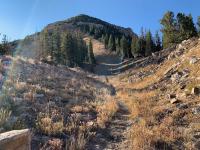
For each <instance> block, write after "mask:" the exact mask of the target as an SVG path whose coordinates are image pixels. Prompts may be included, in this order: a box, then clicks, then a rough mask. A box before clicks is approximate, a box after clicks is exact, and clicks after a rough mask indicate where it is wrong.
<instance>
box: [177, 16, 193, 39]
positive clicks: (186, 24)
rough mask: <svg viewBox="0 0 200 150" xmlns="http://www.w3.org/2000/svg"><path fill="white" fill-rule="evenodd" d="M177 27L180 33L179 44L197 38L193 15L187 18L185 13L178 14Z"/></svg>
mask: <svg viewBox="0 0 200 150" xmlns="http://www.w3.org/2000/svg"><path fill="white" fill-rule="evenodd" d="M177 26H178V27H177V28H178V31H179V36H178V37H179V39H178V42H181V41H183V40H186V39H189V38H191V37H194V36H197V31H196V28H195V25H194V23H193V18H192V16H191V15H189V16H186V15H185V14H183V13H178V14H177Z"/></svg>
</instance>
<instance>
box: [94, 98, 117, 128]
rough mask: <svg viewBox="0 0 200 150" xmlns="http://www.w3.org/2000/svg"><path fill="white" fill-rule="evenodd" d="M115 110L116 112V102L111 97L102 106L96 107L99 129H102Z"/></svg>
mask: <svg viewBox="0 0 200 150" xmlns="http://www.w3.org/2000/svg"><path fill="white" fill-rule="evenodd" d="M117 110H118V104H117V101H116V100H115V99H113V98H112V97H108V98H107V101H106V102H105V103H104V104H102V105H98V106H97V112H98V117H97V124H98V125H99V126H100V127H102V128H104V127H105V124H106V123H107V122H109V121H110V120H111V119H112V117H113V116H114V114H115V113H116V112H117Z"/></svg>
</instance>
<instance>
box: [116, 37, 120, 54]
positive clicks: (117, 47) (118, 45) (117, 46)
mask: <svg viewBox="0 0 200 150" xmlns="http://www.w3.org/2000/svg"><path fill="white" fill-rule="evenodd" d="M115 45H116V52H117V54H120V38H118V37H117V38H116V39H115Z"/></svg>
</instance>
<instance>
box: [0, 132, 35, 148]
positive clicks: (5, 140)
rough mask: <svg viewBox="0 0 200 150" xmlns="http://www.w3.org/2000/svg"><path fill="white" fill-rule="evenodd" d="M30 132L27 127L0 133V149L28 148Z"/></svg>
mask: <svg viewBox="0 0 200 150" xmlns="http://www.w3.org/2000/svg"><path fill="white" fill-rule="evenodd" d="M30 143H31V133H30V131H29V130H28V129H25V130H14V131H10V132H6V133H2V134H0V150H30V149H31V148H30Z"/></svg>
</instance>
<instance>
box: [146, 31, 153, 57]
mask: <svg viewBox="0 0 200 150" xmlns="http://www.w3.org/2000/svg"><path fill="white" fill-rule="evenodd" d="M145 41H146V45H145V56H149V55H151V53H152V51H153V39H152V34H151V31H150V30H149V31H148V32H147V33H146V40H145Z"/></svg>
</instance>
